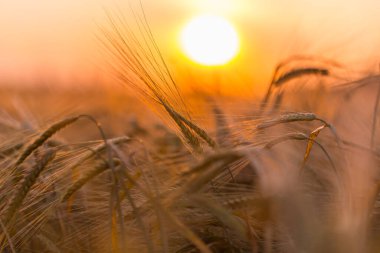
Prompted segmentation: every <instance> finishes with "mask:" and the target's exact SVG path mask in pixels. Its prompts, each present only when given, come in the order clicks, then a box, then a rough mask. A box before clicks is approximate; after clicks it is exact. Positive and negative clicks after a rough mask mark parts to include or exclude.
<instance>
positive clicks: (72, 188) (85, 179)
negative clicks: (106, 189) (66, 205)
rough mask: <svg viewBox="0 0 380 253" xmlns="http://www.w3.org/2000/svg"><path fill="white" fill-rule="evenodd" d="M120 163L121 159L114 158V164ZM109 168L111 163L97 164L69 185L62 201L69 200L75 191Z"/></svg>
mask: <svg viewBox="0 0 380 253" xmlns="http://www.w3.org/2000/svg"><path fill="white" fill-rule="evenodd" d="M119 164H120V161H119V160H117V159H114V165H115V166H117V165H119ZM107 169H109V163H108V162H101V163H99V164H98V165H96V166H95V167H94V168H93V169H91V170H89V171H88V172H87V173H86V174H85V175H83V176H82V177H80V178H79V179H78V180H77V181H75V182H74V183H73V184H72V185H71V186H69V188H68V189H67V190H66V192H65V194H63V197H62V198H61V202H65V201H67V200H68V199H69V198H70V197H71V196H72V195H73V194H74V193H75V192H77V191H78V190H79V189H80V188H82V186H83V185H85V184H86V183H87V182H89V181H90V180H91V179H93V178H94V177H96V176H97V175H99V174H101V173H103V172H104V171H106V170H107Z"/></svg>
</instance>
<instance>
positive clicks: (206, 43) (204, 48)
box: [181, 15, 239, 66]
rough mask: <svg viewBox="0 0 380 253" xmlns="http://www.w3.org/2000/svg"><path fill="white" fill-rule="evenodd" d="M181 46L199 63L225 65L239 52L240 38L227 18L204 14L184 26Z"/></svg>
mask: <svg viewBox="0 0 380 253" xmlns="http://www.w3.org/2000/svg"><path fill="white" fill-rule="evenodd" d="M181 46H182V48H183V50H184V52H185V54H186V55H187V56H188V57H189V58H190V59H192V60H193V61H195V62H197V63H200V64H203V65H207V66H214V65H223V64H226V63H228V62H229V61H230V60H231V59H232V58H234V57H235V56H236V54H237V53H238V50H239V39H238V35H237V32H236V30H235V29H234V27H233V26H232V25H231V24H230V23H229V22H228V21H227V20H226V19H224V18H222V17H219V16H214V15H202V16H198V17H196V18H194V19H192V20H191V21H190V22H189V23H188V24H187V25H186V26H185V27H184V29H183V30H182V34H181Z"/></svg>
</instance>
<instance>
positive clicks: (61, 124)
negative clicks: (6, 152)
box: [15, 116, 81, 167]
mask: <svg viewBox="0 0 380 253" xmlns="http://www.w3.org/2000/svg"><path fill="white" fill-rule="evenodd" d="M80 117H81V116H75V117H70V118H66V119H63V120H61V121H59V122H57V123H55V124H53V125H51V126H50V127H49V128H48V129H46V130H45V131H44V132H43V133H42V134H41V135H40V136H39V137H38V138H37V139H35V140H34V141H33V142H32V144H30V145H28V146H27V147H26V148H25V150H24V151H23V152H22V153H21V155H20V156H19V157H18V159H17V161H16V163H15V167H17V166H18V165H20V164H21V163H22V162H24V161H25V159H26V158H28V156H29V155H30V154H31V153H32V152H33V151H34V150H36V149H37V148H38V147H40V146H41V145H42V144H44V142H45V141H46V140H47V139H49V138H50V137H51V136H52V135H53V134H55V133H56V132H58V131H59V130H61V129H62V128H64V127H66V126H68V125H70V124H72V123H74V122H75V121H77V120H78V119H79V118H80Z"/></svg>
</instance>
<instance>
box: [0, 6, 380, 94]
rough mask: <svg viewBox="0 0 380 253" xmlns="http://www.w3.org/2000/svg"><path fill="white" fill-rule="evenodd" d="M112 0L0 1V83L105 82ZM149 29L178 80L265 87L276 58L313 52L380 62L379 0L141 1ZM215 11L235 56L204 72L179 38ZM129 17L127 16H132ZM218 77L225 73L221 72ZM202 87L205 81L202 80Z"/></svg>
mask: <svg viewBox="0 0 380 253" xmlns="http://www.w3.org/2000/svg"><path fill="white" fill-rule="evenodd" d="M129 2H131V3H132V6H135V8H138V1H136V0H130V1H121V0H119V1H111V0H65V1H62V0H49V1H48V0H36V1H29V0H13V1H5V0H0V83H12V84H20V85H21V84H24V83H28V84H37V83H39V82H42V83H44V82H45V83H46V82H56V83H64V84H73V83H91V82H92V81H95V80H109V77H108V76H107V75H109V73H108V72H107V70H106V67H105V66H104V57H106V56H105V53H104V50H103V49H101V47H100V46H99V42H98V41H97V40H96V35H99V34H100V31H99V28H98V27H99V25H101V26H104V25H106V24H107V21H106V18H105V17H106V15H105V13H104V9H108V10H114V9H117V8H120V9H121V10H123V13H125V15H126V16H127V17H128V16H130V12H129V4H128V3H129ZM142 2H143V5H144V9H145V12H146V14H147V17H148V20H149V22H150V25H151V29H152V31H153V33H154V35H155V37H156V40H157V41H158V44H159V46H160V48H161V50H162V52H163V53H164V56H165V58H166V60H167V62H168V64H169V66H172V67H171V68H172V70H173V72H174V73H175V75H176V76H178V79H179V80H181V78H182V79H186V78H190V77H191V78H194V79H197V80H199V82H202V80H207V79H208V78H210V77H211V78H214V77H215V78H219V75H222V76H223V79H225V80H228V82H238V83H240V84H241V83H245V84H248V85H253V87H254V86H255V85H256V86H258V85H260V83H265V82H266V81H267V80H268V79H269V76H270V74H271V72H272V70H273V68H274V67H275V65H276V64H277V63H278V62H279V61H280V60H281V59H284V58H286V57H288V56H290V55H292V54H315V55H318V56H324V57H329V58H334V59H336V60H338V61H342V62H343V63H344V64H345V65H348V66H349V67H351V68H353V69H368V70H374V69H376V68H378V67H377V66H378V62H379V59H380V29H379V28H380V27H379V26H380V15H379V13H380V1H378V0H362V1H359V0H335V1H334V0H320V1H309V0H289V1H285V0H271V1H269V0H142ZM204 13H212V14H216V15H220V16H223V17H224V18H226V19H228V20H229V21H230V22H231V23H232V24H233V25H234V27H235V28H236V30H237V32H238V34H239V38H240V43H241V48H240V53H239V55H238V56H237V57H236V58H235V59H234V60H233V61H232V62H231V63H229V64H227V65H226V66H223V67H218V68H217V67H215V68H206V67H204V66H201V65H198V64H194V63H192V62H191V61H190V60H189V59H187V58H186V56H185V55H184V53H183V52H182V50H181V48H180V45H179V34H180V32H181V29H182V28H183V27H184V26H185V24H186V22H188V20H190V19H191V18H192V17H194V16H196V15H200V14H204ZM130 20H132V19H130ZM221 73H222V74H221ZM205 83H207V81H205Z"/></svg>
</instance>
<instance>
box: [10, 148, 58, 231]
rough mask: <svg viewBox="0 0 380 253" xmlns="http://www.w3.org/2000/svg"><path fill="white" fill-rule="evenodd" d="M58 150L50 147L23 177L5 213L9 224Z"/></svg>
mask: <svg viewBox="0 0 380 253" xmlns="http://www.w3.org/2000/svg"><path fill="white" fill-rule="evenodd" d="M55 154H56V151H55V150H54V149H50V150H48V151H46V153H45V154H44V155H43V156H42V157H41V160H40V161H38V162H37V163H36V165H34V167H33V168H32V169H31V170H30V172H29V173H28V174H27V175H26V176H25V177H24V178H23V179H22V181H21V182H20V184H19V185H18V186H17V189H16V192H15V193H14V194H13V197H12V198H11V200H10V202H9V205H8V208H7V212H6V214H5V215H4V218H3V221H4V223H5V224H7V223H8V222H9V221H10V220H11V219H12V218H13V216H14V214H15V213H16V212H17V210H18V209H19V207H20V206H21V204H22V202H23V201H24V199H25V197H26V195H27V194H28V192H29V190H30V188H32V186H33V185H34V184H35V182H36V181H37V178H38V177H39V175H40V174H41V172H42V171H43V170H44V169H45V168H46V166H47V165H48V164H49V163H50V162H51V161H52V160H53V159H54V157H55Z"/></svg>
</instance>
